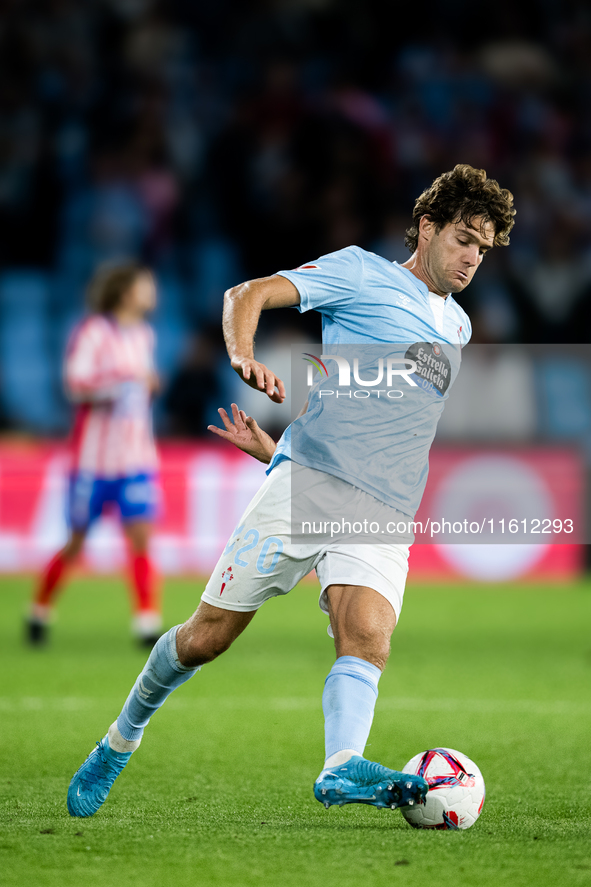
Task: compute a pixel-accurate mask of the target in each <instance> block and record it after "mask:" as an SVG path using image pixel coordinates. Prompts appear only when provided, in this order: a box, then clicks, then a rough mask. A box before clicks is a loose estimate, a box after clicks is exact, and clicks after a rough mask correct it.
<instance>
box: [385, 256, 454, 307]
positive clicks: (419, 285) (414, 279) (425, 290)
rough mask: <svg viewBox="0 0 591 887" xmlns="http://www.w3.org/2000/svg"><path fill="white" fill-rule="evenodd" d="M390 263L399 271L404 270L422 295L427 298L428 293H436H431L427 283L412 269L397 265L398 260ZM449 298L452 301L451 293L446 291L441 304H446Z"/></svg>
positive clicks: (434, 294)
mask: <svg viewBox="0 0 591 887" xmlns="http://www.w3.org/2000/svg"><path fill="white" fill-rule="evenodd" d="M392 264H393V265H396V267H397V268H398V270H399V271H404V273H405V274H406V276H407V277H410V279H411V281H412V282H413V283H414V285H415V286H416V288H417V289H418V291H419V292H420V293H422V294H423V295H424V296H427V299H428V298H429V296H430V295H433V296H436V295H437V293H431V290H430V289H429V287H428V286H427V284H426V283H423V281H422V280H419V278H418V277H417V276H416V275H415V274H413V273H412V271H409V270H408V268H404V267H403V266H402V265H399V264H398V262H392ZM450 300H451V301H452V302H453V299H452V296H451V293H448V294H447V296H446V297H445V299H444V302H443V304H444V305H447V304H448V303H449V302H450Z"/></svg>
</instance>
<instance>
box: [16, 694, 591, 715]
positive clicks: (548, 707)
mask: <svg viewBox="0 0 591 887" xmlns="http://www.w3.org/2000/svg"><path fill="white" fill-rule="evenodd" d="M119 702H120V700H113V699H111V698H96V697H79V696H58V697H55V696H54V697H47V698H44V697H41V696H15V697H9V696H0V712H36V711H57V712H60V711H71V712H76V711H90V710H92V709H101V708H102V709H109V710H111V709H113V707H115V708H116V707H117V706H118V704H119ZM166 707H167V708H168V709H176V710H180V709H185V710H188V709H211V710H213V711H215V710H218V711H219V710H225V711H230V710H233V709H241V710H247V709H257V710H258V709H260V710H264V709H266V710H274V711H315V710H316V711H320V710H321V701H320V697H319V696H318V697H312V696H284V697H271V698H266V697H264V696H252V697H244V696H223V697H216V698H212V697H208V696H204V697H196V698H192V699H174V698H173V699H170V700H169V701H168V702H167V703H166ZM378 709H381V710H382V711H383V710H387V711H415V712H462V713H464V714H466V715H470V714H474V713H476V714H494V713H499V714H501V713H505V714H532V715H558V716H565V715H575V716H590V717H591V706H589V705H584V704H581V703H578V702H570V701H568V700H564V699H551V700H547V701H544V700H534V699H463V698H462V699H440V698H438V699H422V698H420V699H413V698H412V697H405V698H397V697H392V696H389V697H388V696H382V697H381V698H380V699H379V700H378Z"/></svg>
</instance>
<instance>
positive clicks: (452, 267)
mask: <svg viewBox="0 0 591 887" xmlns="http://www.w3.org/2000/svg"><path fill="white" fill-rule="evenodd" d="M482 221H483V220H482V218H481V217H477V218H475V219H473V220H472V225H470V226H468V225H466V224H465V222H462V221H458V222H450V223H449V224H447V225H445V226H444V227H443V228H441V230H440V231H437V230H436V228H435V226H434V225H433V224H432V223H431V222H430V221H428V220H427V224H426V225H425V231H424V234H425V236H426V239H427V244H426V249H425V254H424V255H425V263H426V266H427V271H428V274H429V277H430V279H431V280H432V281H433V284H434V285H435V286H436V288H437V290H436V291H437V292H439V293H440V294H445V293H461V292H462V290H464V289H465V288H466V287H467V286H468V284H469V283H470V281H471V280H472V278H473V277H474V274H475V273H476V270H477V268H478V267H479V265H480V263H481V262H482V260H483V258H484V256H485V255H486V253H487V252H488V250H489V249H491V248H492V246H493V243H494V236H495V229H494V226H493V224H492V223H491V222H489V221H486V222H484V223H483V224H481V222H482Z"/></svg>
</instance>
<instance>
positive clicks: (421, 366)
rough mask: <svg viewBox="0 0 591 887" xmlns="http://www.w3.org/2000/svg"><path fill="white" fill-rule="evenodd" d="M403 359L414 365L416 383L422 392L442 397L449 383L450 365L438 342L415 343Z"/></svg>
mask: <svg viewBox="0 0 591 887" xmlns="http://www.w3.org/2000/svg"><path fill="white" fill-rule="evenodd" d="M405 357H406V358H407V359H410V360H412V361H413V362H414V363H415V366H416V370H415V372H414V374H413V379H415V381H416V383H417V384H418V385H419V386H420V387H421V388H422V389H423V390H424V391H429V392H430V393H431V394H437V395H439V397H443V395H444V394H445V392H446V391H447V389H448V388H449V384H450V382H451V364H450V362H449V358H448V357H447V355H446V353H445V351H444V350H443V348H442V346H441V345H440V344H439V342H415V344H414V345H411V346H410V348H409V349H408V351H407V352H406V354H405Z"/></svg>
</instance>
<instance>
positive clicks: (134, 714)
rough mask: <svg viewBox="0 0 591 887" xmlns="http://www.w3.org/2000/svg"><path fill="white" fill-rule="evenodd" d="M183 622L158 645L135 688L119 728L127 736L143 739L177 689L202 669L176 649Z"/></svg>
mask: <svg viewBox="0 0 591 887" xmlns="http://www.w3.org/2000/svg"><path fill="white" fill-rule="evenodd" d="M179 628H180V625H175V626H174V628H171V629H170V631H167V632H166V634H163V635H162V637H161V638H160V639H159V640H158V641H157V642H156V644H154V647H153V649H152V652H151V653H150V656H149V658H148V661H147V662H146V664H145V666H144V670H143V671H142V673H141V674H140V676H139V677H138V679H137V681H136V682H135V684H134V685H133V689H132V691H131V693H130V694H129V696H128V697H127V700H126V702H125V705H124V706H123V710H122V712H121V714H120V715H119V717H118V718H117V729H118V730H119V732H120V733H121V735H122V736H123V738H124V739H127V740H134V739H141V737H142V734H143V732H144V727H145V726H146V724H147V723H148V721H149V720H150V718H151V717H152V715H153V714H154V712H155V711H156V710H157V709H158V708H160V706H161V705H162V704H163V702H165V700H166V699H167V698H168V696H170V694H171V693H172V691H173V690H176V688H177V687H180V685H181V684H184V683H185V681H188V680H189V678H191V677H193V675H194V674H195V672H196V671H199V668H201V666H199V667H198V668H186V667H185V666H184V665H181V663H180V661H179V658H178V655H177V652H176V633H177V631H178V630H179Z"/></svg>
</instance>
